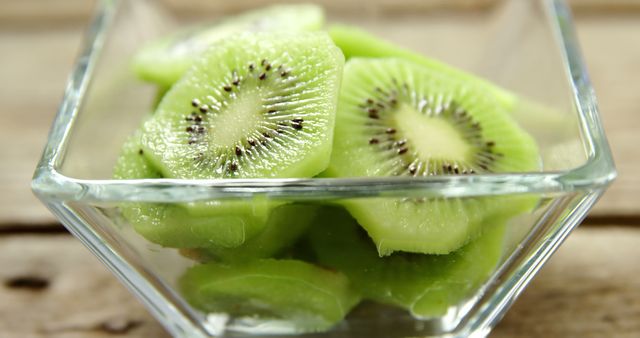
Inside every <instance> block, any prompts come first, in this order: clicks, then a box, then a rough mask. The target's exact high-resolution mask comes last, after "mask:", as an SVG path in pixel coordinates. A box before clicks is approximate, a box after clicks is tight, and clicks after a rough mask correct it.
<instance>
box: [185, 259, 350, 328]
mask: <svg viewBox="0 0 640 338" xmlns="http://www.w3.org/2000/svg"><path fill="white" fill-rule="evenodd" d="M179 287H180V290H181V292H182V294H183V296H184V298H185V299H186V300H187V302H189V304H191V305H192V306H193V307H195V308H197V309H200V310H202V311H205V312H217V313H220V312H222V313H227V314H230V315H232V316H235V317H240V318H242V317H250V318H253V319H256V318H258V319H262V320H264V321H265V322H266V323H268V322H270V321H277V322H280V325H279V326H283V325H282V322H285V323H290V325H291V326H293V327H294V328H295V330H296V331H322V330H327V329H329V328H331V327H332V326H334V325H335V324H336V323H338V322H339V321H341V320H342V319H343V318H344V317H345V316H346V315H347V313H348V312H349V311H350V310H351V308H352V307H353V306H355V305H356V304H357V303H358V301H359V295H358V294H357V293H356V292H354V291H353V290H352V289H351V288H350V284H349V280H348V279H347V278H346V277H345V276H344V275H343V274H341V273H339V272H337V271H332V270H327V269H324V268H321V267H317V266H314V265H312V264H309V263H305V262H301V261H296V260H274V259H262V260H254V261H251V262H246V263H241V264H234V265H222V264H217V263H207V264H203V265H198V266H194V267H192V268H190V269H189V270H188V271H187V272H186V273H185V274H184V276H183V277H182V278H181V279H180V281H179Z"/></svg>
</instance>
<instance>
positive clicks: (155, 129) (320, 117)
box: [142, 32, 344, 179]
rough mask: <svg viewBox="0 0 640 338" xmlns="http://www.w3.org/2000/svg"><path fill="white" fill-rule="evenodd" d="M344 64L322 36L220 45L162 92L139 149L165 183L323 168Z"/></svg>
mask: <svg viewBox="0 0 640 338" xmlns="http://www.w3.org/2000/svg"><path fill="white" fill-rule="evenodd" d="M343 62H344V58H343V56H342V53H341V52H340V50H339V49H338V48H337V47H336V46H335V45H334V44H333V42H332V41H331V39H330V38H329V37H328V35H327V34H326V33H320V32H318V33H298V34H293V35H292V34H285V33H255V34H241V35H236V36H234V37H232V38H229V39H225V40H224V41H220V42H219V43H218V44H217V48H215V49H211V50H209V51H208V52H207V53H205V54H204V55H202V57H201V58H200V59H198V60H197V61H196V62H195V63H194V65H193V67H192V68H191V69H190V70H189V72H188V73H187V74H186V75H185V76H184V77H183V78H182V79H181V80H180V81H179V82H178V83H176V84H175V85H174V86H173V87H172V88H171V90H170V91H169V92H168V93H167V94H166V95H165V98H164V99H163V100H162V102H161V103H160V106H159V107H158V109H157V111H156V113H155V114H154V115H153V117H152V118H151V119H150V120H148V121H147V123H145V124H144V126H143V135H142V148H143V149H144V152H145V154H146V156H147V157H148V158H149V159H150V160H151V162H152V163H153V165H154V166H155V167H156V168H158V169H159V170H160V171H161V172H162V175H163V176H165V177H171V178H185V179H213V178H272V177H312V176H314V175H316V174H318V173H319V172H321V171H322V170H324V169H325V168H326V167H327V165H328V163H329V158H330V153H331V143H332V139H333V128H334V121H335V111H336V105H337V97H338V91H339V86H340V80H341V77H342V66H343Z"/></svg>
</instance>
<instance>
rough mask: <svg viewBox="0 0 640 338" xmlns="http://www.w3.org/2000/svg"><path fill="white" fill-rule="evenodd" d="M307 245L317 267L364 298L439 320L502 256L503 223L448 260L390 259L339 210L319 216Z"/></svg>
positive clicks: (408, 256) (405, 256)
mask: <svg viewBox="0 0 640 338" xmlns="http://www.w3.org/2000/svg"><path fill="white" fill-rule="evenodd" d="M321 214H322V217H318V218H317V220H316V221H315V222H314V224H313V225H312V227H311V230H310V233H309V240H310V243H311V246H312V248H313V250H314V252H315V253H316V256H317V259H318V261H319V262H320V263H321V264H325V265H327V266H329V267H331V268H334V269H337V270H338V271H341V272H343V273H344V274H346V275H347V277H349V279H350V280H351V282H352V283H353V285H354V288H356V289H357V290H358V291H360V292H361V293H362V295H363V297H364V298H366V299H370V300H374V301H378V302H381V303H385V304H391V305H396V306H399V307H402V308H406V309H408V310H409V311H410V312H411V313H412V314H413V315H414V316H417V317H432V316H441V315H444V314H445V313H447V310H448V309H449V308H450V307H451V306H455V305H458V304H460V303H461V302H463V301H464V300H465V299H467V298H469V297H470V296H471V295H472V294H473V293H474V292H475V291H476V290H477V289H478V287H480V285H482V284H483V283H484V282H485V281H486V280H487V278H488V277H489V276H490V275H491V273H492V272H493V270H494V269H495V268H496V266H497V264H498V262H499V261H500V259H501V255H502V244H503V239H504V233H505V232H504V230H505V226H504V222H503V221H500V220H495V223H494V224H490V223H488V224H486V227H485V229H484V230H485V231H484V233H483V234H482V235H481V236H479V237H478V238H477V239H475V240H474V241H472V242H471V243H469V244H467V245H466V246H464V247H462V248H461V249H459V250H457V251H456V252H453V253H450V254H448V255H423V254H414V253H394V254H393V255H391V256H388V257H382V258H381V257H378V253H377V252H376V247H375V245H374V243H373V242H372V241H371V239H370V238H369V236H367V234H366V232H364V231H363V230H362V228H361V227H360V226H359V225H358V223H357V222H356V221H355V220H354V219H353V218H352V217H351V216H350V215H349V213H348V212H346V211H344V210H342V209H339V208H335V207H334V208H329V207H327V208H325V209H322V210H321Z"/></svg>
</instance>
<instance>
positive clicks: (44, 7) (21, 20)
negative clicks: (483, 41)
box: [0, 0, 640, 26]
mask: <svg viewBox="0 0 640 338" xmlns="http://www.w3.org/2000/svg"><path fill="white" fill-rule="evenodd" d="M160 1H161V2H163V3H164V4H165V5H166V6H167V8H169V9H170V10H172V11H175V12H178V13H181V14H183V15H191V14H198V13H202V11H203V9H205V10H210V11H212V12H213V11H215V12H216V13H221V12H229V11H231V12H233V11H240V10H244V9H247V8H253V7H256V6H260V5H265V4H271V3H277V2H279V1H273V0H236V1H215V2H212V1H207V0H160ZM500 1H501V0H369V1H367V6H366V8H363V6H362V3H361V2H359V1H344V0H316V1H314V2H316V3H319V4H322V5H323V6H325V7H327V8H330V9H332V10H336V11H340V10H359V11H361V10H372V8H377V10H386V11H398V10H412V11H415V10H431V9H434V8H449V9H456V10H460V9H463V10H474V9H478V8H484V7H487V6H490V5H493V4H495V3H498V2H500ZM281 2H287V1H281ZM568 2H569V3H570V5H571V6H572V8H573V9H574V10H575V11H578V12H592V13H600V14H601V13H602V12H603V11H608V12H617V13H620V12H624V13H626V12H629V11H640V2H639V1H636V0H568ZM95 3H97V1H95V0H94V1H87V0H22V1H0V25H30V26H33V25H36V26H42V25H51V24H56V25H67V24H69V23H72V24H73V23H75V22H84V21H85V20H86V18H87V17H88V16H89V15H90V14H91V13H92V11H93V8H94V5H95Z"/></svg>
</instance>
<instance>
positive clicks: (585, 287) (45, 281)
mask: <svg viewBox="0 0 640 338" xmlns="http://www.w3.org/2000/svg"><path fill="white" fill-rule="evenodd" d="M165 1H170V2H172V3H174V5H175V6H182V7H183V8H184V10H185V11H188V10H189V9H188V8H189V6H190V5H189V3H193V1H195V0H192V1H190V2H185V3H182V2H178V1H173V0H165ZM377 1H380V2H381V3H385V0H377ZM240 2H242V1H240ZM386 2H387V3H388V2H389V1H386ZM418 2H419V1H412V0H407V1H406V3H418ZM438 2H439V1H437V0H434V1H432V2H431V3H434V4H436V3H438ZM488 2H490V0H486V1H483V3H488ZM33 3H38V4H39V5H40V6H38V8H37V9H34V7H33V6H32V4H33ZM231 3H233V2H231ZM335 3H340V1H335ZM456 3H458V4H461V5H462V6H470V4H472V3H473V2H471V1H466V0H459V1H456ZM573 3H574V4H575V7H576V8H577V9H578V10H579V11H578V16H577V24H578V34H579V36H580V38H581V42H582V47H583V50H584V54H585V58H586V61H587V64H588V67H589V70H590V73H591V77H592V81H593V83H594V86H595V89H596V92H597V94H598V97H599V101H600V108H601V111H602V117H603V119H604V124H605V128H606V130H607V133H608V137H609V141H610V142H611V146H612V149H613V151H614V157H615V159H616V162H617V166H618V170H619V172H620V176H619V178H618V180H617V181H616V182H615V183H614V185H613V186H612V187H611V189H610V190H609V191H608V192H607V194H606V195H605V196H604V197H603V198H602V200H601V201H600V202H599V203H598V205H597V206H596V208H595V210H594V211H593V213H592V215H591V216H590V218H588V219H587V221H586V223H588V224H591V226H588V227H583V228H581V229H579V230H577V231H576V232H575V233H574V234H573V235H572V236H571V237H570V238H569V240H568V241H567V243H566V244H565V245H564V246H563V247H562V248H561V249H560V251H559V252H558V253H557V254H556V255H555V256H554V257H553V258H552V259H551V261H550V263H549V264H548V265H547V266H546V267H545V268H544V269H543V270H542V272H541V273H540V274H539V275H538V276H537V277H536V278H535V279H534V281H533V283H532V284H531V285H530V286H529V287H528V289H527V290H526V291H525V292H524V294H523V295H522V296H521V298H520V299H519V300H518V301H517V302H516V304H515V305H514V307H513V308H512V310H511V311H510V312H509V313H508V314H507V316H506V317H505V319H504V320H503V321H502V322H501V323H500V325H499V326H498V327H497V328H496V330H495V332H494V333H493V335H492V336H493V337H525V338H527V337H532V338H533V337H551V338H553V337H588V338H590V337H625V338H626V337H629V338H631V337H640V265H639V264H638V263H637V262H638V261H640V247H639V246H638V245H637V243H638V242H639V241H640V228H638V227H637V225H638V224H640V208H639V203H638V198H637V197H636V196H638V194H639V193H640V178H638V176H636V175H637V174H636V173H638V172H640V159H638V156H636V155H637V154H639V153H638V151H637V150H636V148H637V146H636V142H638V140H640V139H639V138H638V136H637V130H639V129H638V128H640V117H638V116H640V115H639V114H638V109H640V108H639V107H640V95H639V93H640V84H638V81H637V78H639V77H640V12H639V11H637V8H640V1H634V0H627V1H625V0H618V1H612V2H606V1H604V2H603V1H598V0H576V1H573ZM29 4H31V5H29ZM603 4H604V5H603ZM236 5H237V4H236ZM473 6H477V5H473ZM90 8H91V6H90V2H87V1H80V0H64V1H62V0H51V1H36V0H25V1H2V2H0V74H1V76H0V145H2V146H0V158H2V159H3V161H1V162H0V186H1V187H2V188H1V190H0V337H9V338H13V337H16V338H17V337H34V338H36V337H38V338H39V337H43V338H44V337H56V338H57V337H60V338H62V337H65V338H66V337H90V338H94V337H95V338H98V337H113V336H118V337H165V336H166V333H164V331H163V330H162V328H161V327H160V326H159V325H158V324H157V322H156V321H155V320H154V319H152V318H151V317H150V316H149V315H148V314H147V312H146V311H145V310H144V309H143V307H142V306H141V305H140V304H139V303H138V302H137V301H136V300H135V299H134V298H133V297H132V296H130V295H129V293H128V292H127V291H126V290H125V289H124V288H123V287H122V286H121V285H120V284H119V283H118V282H117V281H116V280H115V278H113V277H112V276H111V275H110V274H108V273H107V272H106V270H105V268H103V267H102V265H100V264H99V263H98V261H97V260H96V259H95V258H93V257H92V256H90V255H89V254H88V253H87V251H86V250H85V249H84V248H82V246H81V245H80V243H79V242H78V241H76V240H75V239H73V238H72V237H71V236H69V235H68V234H66V233H65V232H63V231H62V230H61V228H60V226H59V225H58V224H57V223H56V222H55V219H54V218H53V217H52V216H51V215H50V214H49V213H48V211H46V209H45V208H44V207H42V206H41V205H40V204H39V203H38V202H37V200H36V199H35V198H34V197H33V196H32V195H31V193H30V191H29V189H28V185H29V181H30V178H31V175H32V172H33V168H34V166H35V164H36V162H37V159H38V157H39V156H40V152H41V149H42V145H43V144H44V140H45V138H46V134H47V131H48V128H49V125H50V122H51V120H52V118H53V115H54V114H55V111H56V107H57V105H58V103H59V101H60V98H61V95H62V92H63V89H64V84H65V80H66V77H67V75H68V72H69V69H70V67H71V65H72V62H73V60H74V57H75V55H76V52H77V48H78V46H79V43H80V40H81V34H82V28H83V27H84V25H85V24H86V20H87V15H88V13H89V12H90ZM603 9H607V11H606V13H605V12H600V10H603ZM52 253H55V255H54V254H52ZM96 290H100V292H96Z"/></svg>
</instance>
